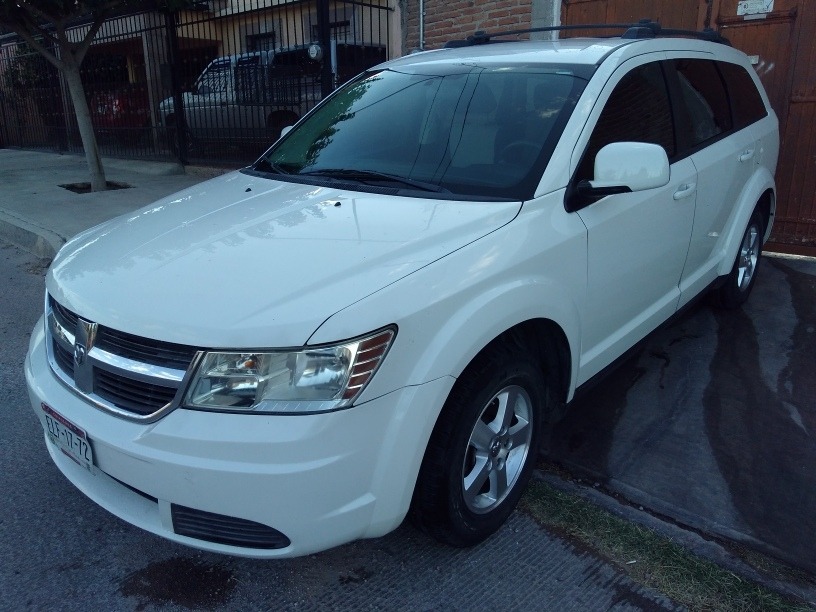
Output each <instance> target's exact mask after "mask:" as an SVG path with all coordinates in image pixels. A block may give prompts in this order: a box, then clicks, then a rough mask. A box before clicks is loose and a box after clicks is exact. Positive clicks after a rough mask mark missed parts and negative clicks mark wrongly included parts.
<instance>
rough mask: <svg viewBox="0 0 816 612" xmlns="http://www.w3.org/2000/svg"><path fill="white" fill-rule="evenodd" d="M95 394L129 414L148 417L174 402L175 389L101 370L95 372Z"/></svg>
mask: <svg viewBox="0 0 816 612" xmlns="http://www.w3.org/2000/svg"><path fill="white" fill-rule="evenodd" d="M94 392H95V393H96V394H97V395H98V396H99V397H101V398H103V399H105V400H107V401H109V402H110V403H111V404H114V405H116V406H118V407H119V408H122V409H124V410H127V411H128V412H135V413H136V414H141V415H148V414H153V413H154V412H156V411H157V410H159V409H160V408H163V407H164V406H166V405H167V404H169V403H170V402H172V401H173V398H174V397H175V395H176V389H175V388H174V387H165V386H162V385H153V384H149V383H145V382H141V381H138V380H133V379H131V378H127V377H125V376H121V375H119V374H113V373H111V372H107V371H105V370H101V369H99V368H97V369H96V371H95V372H94Z"/></svg>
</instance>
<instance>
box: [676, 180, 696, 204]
mask: <svg viewBox="0 0 816 612" xmlns="http://www.w3.org/2000/svg"><path fill="white" fill-rule="evenodd" d="M696 188H697V183H683V184H682V185H680V187H678V188H677V191H675V192H674V195H673V196H672V197H673V198H674V199H675V200H682V199H683V198H687V197H689V196H690V195H693V194H694V190H695V189H696Z"/></svg>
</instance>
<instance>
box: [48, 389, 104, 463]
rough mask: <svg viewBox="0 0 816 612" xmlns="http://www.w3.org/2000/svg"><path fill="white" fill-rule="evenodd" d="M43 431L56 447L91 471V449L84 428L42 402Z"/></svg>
mask: <svg viewBox="0 0 816 612" xmlns="http://www.w3.org/2000/svg"><path fill="white" fill-rule="evenodd" d="M42 410H43V413H44V414H45V431H46V433H47V434H48V438H49V439H50V440H51V442H53V443H54V444H55V445H56V446H57V448H59V449H60V450H61V451H62V452H63V453H65V454H66V455H67V456H68V457H69V458H71V459H72V460H74V461H75V462H76V463H77V464H79V465H80V466H81V467H83V468H85V469H86V470H88V471H89V472H93V450H92V449H91V441H90V439H89V438H88V434H87V433H85V430H84V429H82V428H80V427H77V426H76V425H74V424H73V423H72V422H71V421H69V420H68V419H66V418H65V417H64V416H62V415H61V414H60V413H58V412H57V411H56V410H54V409H53V408H51V406H49V405H48V404H42Z"/></svg>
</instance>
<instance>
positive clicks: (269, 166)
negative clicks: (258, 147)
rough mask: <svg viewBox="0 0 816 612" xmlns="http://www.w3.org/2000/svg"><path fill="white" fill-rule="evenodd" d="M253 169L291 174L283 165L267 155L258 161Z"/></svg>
mask: <svg viewBox="0 0 816 612" xmlns="http://www.w3.org/2000/svg"><path fill="white" fill-rule="evenodd" d="M253 170H257V171H258V172H274V173H275V174H290V173H289V172H287V171H286V170H284V169H283V168H282V167H281V166H279V165H278V164H276V163H275V162H271V161H269V160H268V159H266V158H265V157H264V158H263V159H259V160H258V163H256V164H255V167H254V168H253Z"/></svg>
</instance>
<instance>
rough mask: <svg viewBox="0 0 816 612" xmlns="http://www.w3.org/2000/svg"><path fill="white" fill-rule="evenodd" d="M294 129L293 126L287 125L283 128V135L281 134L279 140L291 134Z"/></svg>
mask: <svg viewBox="0 0 816 612" xmlns="http://www.w3.org/2000/svg"><path fill="white" fill-rule="evenodd" d="M292 127H293V126H291V125H287V126H286V127H284V128H281V133H280V136H279V137H278V138H283V137H284V136H286V135H287V134H288V133H289V132H291V131H292Z"/></svg>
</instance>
